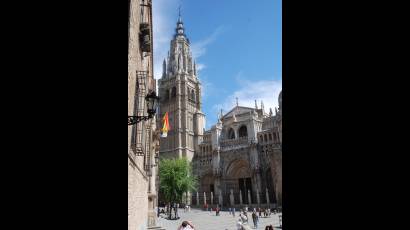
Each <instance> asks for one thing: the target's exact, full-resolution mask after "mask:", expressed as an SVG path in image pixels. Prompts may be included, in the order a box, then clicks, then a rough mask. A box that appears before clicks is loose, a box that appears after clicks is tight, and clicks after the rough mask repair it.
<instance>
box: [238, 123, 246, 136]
mask: <svg viewBox="0 0 410 230" xmlns="http://www.w3.org/2000/svg"><path fill="white" fill-rule="evenodd" d="M247 136H248V130H247V129H246V126H245V125H244V126H242V127H241V128H240V129H239V137H247Z"/></svg>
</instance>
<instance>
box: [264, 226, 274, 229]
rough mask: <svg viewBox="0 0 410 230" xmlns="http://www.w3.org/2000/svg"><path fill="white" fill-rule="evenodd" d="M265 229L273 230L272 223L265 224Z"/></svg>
mask: <svg viewBox="0 0 410 230" xmlns="http://www.w3.org/2000/svg"><path fill="white" fill-rule="evenodd" d="M265 230H274V229H273V226H272V225H267V226H266V227H265Z"/></svg>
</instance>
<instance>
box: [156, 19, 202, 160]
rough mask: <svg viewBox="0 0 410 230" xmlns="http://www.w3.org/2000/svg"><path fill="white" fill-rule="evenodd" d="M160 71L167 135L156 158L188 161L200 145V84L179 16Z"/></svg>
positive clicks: (159, 81) (161, 101)
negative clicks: (167, 122)
mask: <svg viewBox="0 0 410 230" xmlns="http://www.w3.org/2000/svg"><path fill="white" fill-rule="evenodd" d="M162 67H163V71H162V77H161V79H159V80H158V91H159V95H160V98H161V100H160V105H159V115H160V116H161V118H162V117H163V116H164V114H165V113H166V112H168V117H169V125H170V131H169V132H168V135H167V137H165V138H161V140H160V156H161V158H180V157H187V158H188V160H189V161H191V160H192V158H193V156H194V153H195V151H198V144H199V143H200V142H201V141H202V136H203V131H204V127H205V115H204V114H203V113H202V112H201V83H200V82H199V79H198V75H197V71H196V64H195V61H194V60H193V58H192V53H191V50H190V42H189V39H188V38H187V36H186V35H185V29H184V23H183V22H182V18H181V14H179V18H178V21H177V24H176V29H175V34H174V37H173V39H172V40H171V44H170V50H169V52H168V57H167V58H166V59H164V62H163V66H162ZM159 122H162V119H159ZM159 127H162V123H161V124H159Z"/></svg>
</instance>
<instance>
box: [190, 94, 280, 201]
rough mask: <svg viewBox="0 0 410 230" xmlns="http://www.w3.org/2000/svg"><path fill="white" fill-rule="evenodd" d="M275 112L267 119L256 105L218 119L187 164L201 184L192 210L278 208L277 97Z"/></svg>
mask: <svg viewBox="0 0 410 230" xmlns="http://www.w3.org/2000/svg"><path fill="white" fill-rule="evenodd" d="M275 111H276V112H275V115H274V114H273V112H272V110H270V112H269V114H266V113H265V111H264V106H263V103H262V104H261V108H260V109H258V107H257V105H256V101H255V108H249V107H243V106H239V105H238V104H237V106H236V107H234V108H233V109H232V110H231V111H229V112H228V113H227V114H225V115H222V113H221V115H220V117H219V119H218V122H217V124H215V125H214V126H212V128H211V129H210V130H207V131H206V132H205V133H204V136H203V141H202V142H201V143H200V144H199V151H197V152H196V154H195V155H194V158H193V161H192V162H193V166H194V169H195V174H196V175H197V176H198V177H199V178H200V186H199V189H198V196H197V195H196V194H194V195H193V196H192V199H193V204H201V205H202V204H203V203H205V202H206V203H208V204H219V205H222V206H223V207H228V206H236V205H238V206H241V205H245V204H246V205H251V206H252V205H253V206H263V205H265V206H266V205H267V206H270V207H272V206H274V205H279V206H281V205H282V93H280V96H279V110H277V109H275ZM204 193H205V195H203V194H204ZM211 193H212V194H213V196H212V197H213V200H210V197H211V196H210V194H211ZM205 197H206V198H205ZM197 199H199V201H197ZM205 199H206V200H205Z"/></svg>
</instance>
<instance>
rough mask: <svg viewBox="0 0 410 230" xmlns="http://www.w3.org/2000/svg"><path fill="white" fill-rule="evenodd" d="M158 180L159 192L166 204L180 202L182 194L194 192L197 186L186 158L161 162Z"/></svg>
mask: <svg viewBox="0 0 410 230" xmlns="http://www.w3.org/2000/svg"><path fill="white" fill-rule="evenodd" d="M159 180H160V189H161V192H162V193H163V194H164V196H165V199H166V200H167V202H181V200H182V195H183V193H184V192H187V191H193V190H195V189H196V187H197V184H198V180H197V178H195V177H194V175H193V174H192V166H191V164H190V163H189V162H188V160H187V159H186V158H181V159H163V160H161V161H160V164H159Z"/></svg>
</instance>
